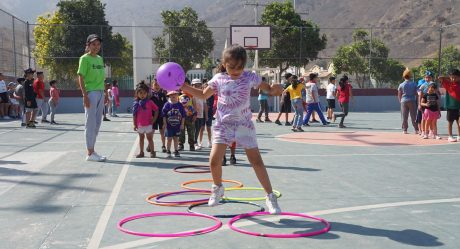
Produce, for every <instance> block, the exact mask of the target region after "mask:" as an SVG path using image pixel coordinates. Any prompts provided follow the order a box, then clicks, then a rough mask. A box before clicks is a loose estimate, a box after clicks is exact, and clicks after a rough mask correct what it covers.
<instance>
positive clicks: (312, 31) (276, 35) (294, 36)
mask: <svg viewBox="0 0 460 249" xmlns="http://www.w3.org/2000/svg"><path fill="white" fill-rule="evenodd" d="M261 24H263V25H271V26H272V47H271V49H270V50H267V51H263V52H261V53H259V55H260V62H261V64H263V65H267V66H269V67H278V68H279V69H280V75H281V73H282V72H284V71H285V70H286V69H288V68H289V67H290V66H304V65H307V64H308V63H309V61H311V60H315V59H316V58H317V57H318V53H319V51H321V50H323V49H324V48H326V43H327V39H326V36H325V35H324V34H323V35H320V28H319V26H318V25H316V24H315V23H313V22H311V21H305V20H302V19H301V17H300V15H299V14H297V13H295V10H294V7H293V6H292V4H291V2H290V1H286V2H284V3H280V2H273V3H270V4H269V5H267V6H266V7H265V9H264V12H263V13H262V17H261Z"/></svg>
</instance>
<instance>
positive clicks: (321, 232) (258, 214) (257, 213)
mask: <svg viewBox="0 0 460 249" xmlns="http://www.w3.org/2000/svg"><path fill="white" fill-rule="evenodd" d="M267 214H270V213H269V212H253V213H248V214H241V215H238V216H235V217H233V218H232V219H231V220H230V221H229V222H228V226H229V227H230V228H231V229H232V230H234V231H237V232H239V233H245V234H249V235H252V236H261V237H270V238H299V237H310V236H315V235H319V234H323V233H327V232H328V231H329V230H330V229H331V225H330V224H329V222H327V221H326V220H324V219H321V218H318V217H314V216H310V215H306V214H298V213H288V212H281V213H280V214H279V215H287V216H297V217H303V218H307V219H312V220H317V221H319V222H321V223H323V224H324V225H325V227H324V228H323V229H321V230H317V231H312V232H308V233H298V234H282V233H280V234H274V233H257V232H250V231H246V230H243V229H240V228H237V227H235V226H233V223H235V222H236V221H237V220H240V219H244V218H247V217H251V216H262V215H267Z"/></svg>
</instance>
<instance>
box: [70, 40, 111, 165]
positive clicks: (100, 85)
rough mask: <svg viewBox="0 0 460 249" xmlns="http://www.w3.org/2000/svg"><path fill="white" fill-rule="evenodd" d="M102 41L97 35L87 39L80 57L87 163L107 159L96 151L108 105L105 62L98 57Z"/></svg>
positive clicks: (79, 75) (79, 72)
mask: <svg viewBox="0 0 460 249" xmlns="http://www.w3.org/2000/svg"><path fill="white" fill-rule="evenodd" d="M101 43H102V39H101V38H100V37H99V36H98V35H95V34H91V35H89V36H88V38H86V48H85V54H84V55H82V56H81V57H80V62H79V65H78V72H77V74H78V84H79V85H80V90H81V93H82V95H83V106H84V107H85V118H86V121H85V138H86V149H87V152H88V154H87V157H86V160H87V161H95V162H103V161H105V160H106V157H104V156H100V155H99V154H97V153H96V152H95V151H94V145H95V144H96V138H97V135H98V133H99V128H100V127H101V123H102V112H103V110H104V104H105V103H108V95H107V92H106V91H105V87H104V79H105V71H104V61H103V60H102V57H101V56H99V55H98V53H99V50H100V49H101Z"/></svg>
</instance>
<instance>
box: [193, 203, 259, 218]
mask: <svg viewBox="0 0 460 249" xmlns="http://www.w3.org/2000/svg"><path fill="white" fill-rule="evenodd" d="M220 203H222V204H225V203H240V204H249V205H252V206H255V207H258V208H260V209H259V210H257V211H255V212H263V211H265V208H264V207H262V206H261V205H259V204H256V203H253V202H246V201H221V202H220ZM203 205H206V203H201V204H193V205H190V206H189V207H188V208H187V212H189V213H193V214H203V213H198V212H194V211H192V209H193V208H194V207H199V206H203ZM208 215H209V214H208ZM238 215H240V214H217V215H212V216H213V217H216V218H233V217H235V216H238Z"/></svg>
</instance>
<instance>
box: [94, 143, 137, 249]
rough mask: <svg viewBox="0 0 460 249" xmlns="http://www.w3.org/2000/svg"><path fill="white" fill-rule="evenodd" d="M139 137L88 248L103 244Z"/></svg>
mask: <svg viewBox="0 0 460 249" xmlns="http://www.w3.org/2000/svg"><path fill="white" fill-rule="evenodd" d="M138 140H139V137H137V138H136V140H135V141H134V144H133V146H132V148H131V151H130V152H129V154H128V158H127V159H126V162H125V164H123V168H122V169H121V171H120V174H119V175H118V179H117V182H116V183H115V185H114V186H113V188H112V193H111V194H110V197H109V199H108V200H107V203H106V204H105V208H104V210H103V211H102V214H101V216H99V220H98V222H97V225H96V228H95V229H94V232H93V235H92V236H91V239H90V241H89V243H88V247H87V248H88V249H93V248H94V249H97V248H99V245H100V244H101V240H102V237H103V236H104V233H105V230H106V229H107V224H108V223H109V220H110V216H111V215H112V212H113V208H114V207H115V203H116V202H117V199H118V195H119V194H120V191H121V187H122V185H123V182H124V181H125V179H126V175H127V174H128V170H129V166H130V163H131V161H132V159H133V158H134V153H135V152H136V149H137V145H138V143H139V142H138Z"/></svg>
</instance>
